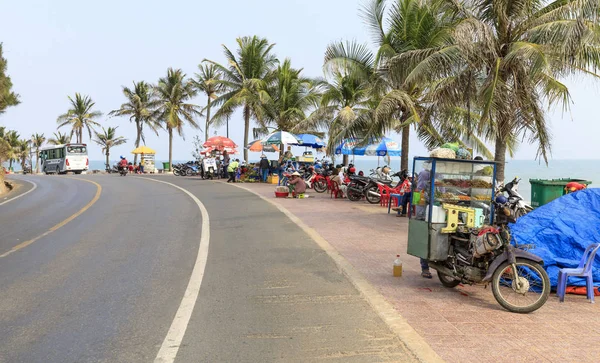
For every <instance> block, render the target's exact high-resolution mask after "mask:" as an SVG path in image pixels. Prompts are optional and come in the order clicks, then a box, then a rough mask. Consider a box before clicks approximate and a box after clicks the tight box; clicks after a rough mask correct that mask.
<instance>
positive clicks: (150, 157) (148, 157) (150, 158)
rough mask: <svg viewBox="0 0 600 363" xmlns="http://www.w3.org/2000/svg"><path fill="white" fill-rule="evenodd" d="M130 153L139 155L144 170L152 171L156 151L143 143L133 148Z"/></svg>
mask: <svg viewBox="0 0 600 363" xmlns="http://www.w3.org/2000/svg"><path fill="white" fill-rule="evenodd" d="M131 153H132V154H138V155H140V158H141V159H140V161H141V163H142V165H143V166H144V172H146V173H154V169H155V168H156V167H155V165H156V161H155V158H156V151H154V150H153V149H151V148H149V147H148V146H145V145H144V146H140V147H138V148H135V149H134V150H133V151H132V152H131Z"/></svg>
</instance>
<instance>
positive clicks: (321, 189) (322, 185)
mask: <svg viewBox="0 0 600 363" xmlns="http://www.w3.org/2000/svg"><path fill="white" fill-rule="evenodd" d="M313 188H314V189H315V192H317V193H325V192H326V191H327V182H326V181H325V180H322V179H321V180H317V181H316V182H315V183H314V184H313Z"/></svg>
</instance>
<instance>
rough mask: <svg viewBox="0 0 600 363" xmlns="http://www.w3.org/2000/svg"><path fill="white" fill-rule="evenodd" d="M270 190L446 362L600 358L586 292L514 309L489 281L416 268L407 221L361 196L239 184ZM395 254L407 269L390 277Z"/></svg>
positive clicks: (599, 329)
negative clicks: (426, 273)
mask: <svg viewBox="0 0 600 363" xmlns="http://www.w3.org/2000/svg"><path fill="white" fill-rule="evenodd" d="M244 187H246V188H249V189H251V190H252V191H254V192H256V193H258V194H260V195H262V196H265V197H267V198H272V199H273V200H274V201H276V202H277V203H279V204H280V205H281V206H283V207H285V208H286V209H288V210H289V211H291V212H292V213H293V214H294V215H296V216H297V217H298V218H300V219H301V220H302V221H303V222H304V223H306V224H307V225H308V226H309V227H311V228H313V229H314V230H316V231H317V232H318V233H319V234H320V235H321V236H322V237H323V238H325V239H326V240H327V241H328V242H329V243H330V244H331V245H332V246H333V247H335V248H336V249H337V250H338V251H339V252H340V253H341V254H342V255H343V256H344V257H345V258H346V259H347V260H348V261H349V262H350V263H351V264H352V265H353V266H354V267H355V268H356V269H357V270H358V271H359V272H360V273H362V274H363V275H364V276H365V277H366V278H367V280H368V281H369V282H370V283H371V284H372V285H373V286H374V287H375V288H376V289H377V290H378V291H379V292H380V293H381V294H382V295H383V296H384V297H385V298H386V299H387V300H388V301H389V302H390V303H391V304H392V305H393V306H394V307H395V309H396V310H397V311H398V313H399V314H401V315H402V317H404V318H405V319H406V320H407V321H408V323H409V324H410V325H411V326H412V327H413V328H414V329H415V330H416V331H417V332H418V333H419V334H420V335H421V336H422V337H423V338H424V339H425V340H426V341H427V343H428V344H429V345H430V346H431V347H432V348H433V349H434V350H435V351H436V352H437V353H438V354H439V355H440V356H441V357H442V358H443V359H444V360H446V361H448V362H508V361H510V362H597V361H598V360H600V314H599V312H600V308H599V306H598V305H596V304H590V303H589V302H587V301H586V299H585V297H584V296H574V295H568V296H567V297H566V299H565V300H566V301H565V303H563V304H560V303H559V302H558V298H557V297H556V295H555V294H551V295H550V298H549V299H548V302H547V303H546V304H545V305H544V306H543V307H542V308H541V309H540V310H538V311H536V312H534V313H531V314H527V315H519V314H514V313H509V312H507V311H505V310H504V309H502V308H501V307H500V305H498V304H497V303H496V301H495V299H494V297H493V296H492V292H491V290H490V289H489V288H487V289H485V288H483V287H482V286H462V285H460V286H459V287H457V288H454V289H447V288H444V287H443V286H442V285H441V284H440V282H439V281H438V280H437V278H436V277H435V272H434V278H433V279H431V280H428V279H424V278H422V277H421V276H420V266H419V261H418V259H417V258H415V257H412V256H409V255H407V254H406V243H407V235H408V233H407V232H408V221H407V219H406V218H396V216H395V215H394V214H392V215H388V214H387V208H383V207H380V206H378V205H375V206H373V205H370V204H368V203H366V202H356V203H354V202H350V201H348V200H345V199H330V197H329V195H327V194H318V193H314V192H311V193H310V198H308V199H275V198H274V189H275V187H274V186H272V185H265V184H244ZM396 254H400V256H401V259H402V261H403V268H404V274H403V276H402V277H400V278H395V277H392V262H393V260H394V259H395V256H396Z"/></svg>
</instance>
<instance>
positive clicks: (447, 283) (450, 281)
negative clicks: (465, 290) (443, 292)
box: [437, 271, 460, 288]
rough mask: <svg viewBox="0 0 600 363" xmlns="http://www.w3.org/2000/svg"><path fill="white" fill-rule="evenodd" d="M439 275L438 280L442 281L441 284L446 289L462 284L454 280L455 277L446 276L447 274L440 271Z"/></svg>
mask: <svg viewBox="0 0 600 363" xmlns="http://www.w3.org/2000/svg"><path fill="white" fill-rule="evenodd" d="M437 275H438V279H440V282H441V283H442V285H444V287H448V288H453V287H456V286H458V285H459V284H460V281H458V280H456V279H454V277H452V276H448V275H446V274H445V273H441V272H439V271H438V272H437Z"/></svg>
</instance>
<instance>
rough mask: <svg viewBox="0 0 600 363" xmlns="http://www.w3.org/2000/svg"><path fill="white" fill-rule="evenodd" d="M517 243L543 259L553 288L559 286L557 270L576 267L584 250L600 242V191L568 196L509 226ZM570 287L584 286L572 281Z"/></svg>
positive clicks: (598, 280) (599, 261) (599, 270)
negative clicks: (529, 248)
mask: <svg viewBox="0 0 600 363" xmlns="http://www.w3.org/2000/svg"><path fill="white" fill-rule="evenodd" d="M510 230H511V233H512V237H513V239H514V241H516V242H517V243H518V244H519V245H532V246H533V247H534V248H533V249H531V250H530V251H529V252H531V253H533V254H536V255H538V256H540V257H541V258H543V259H544V268H545V269H546V271H547V272H548V276H549V277H550V284H551V285H552V286H553V287H556V285H557V281H558V280H557V279H558V270H559V269H561V268H573V267H577V266H578V264H579V261H580V260H581V256H582V255H583V252H584V251H585V248H586V247H587V246H588V245H589V244H591V243H597V242H600V189H586V190H582V191H579V192H576V193H572V194H567V195H565V196H562V197H560V198H558V199H555V200H553V201H552V202H550V203H548V204H546V205H543V206H541V207H539V208H536V209H534V210H533V211H532V212H530V213H528V214H526V215H525V216H523V217H521V218H519V219H518V220H517V222H516V223H514V224H511V225H510ZM593 276H594V285H596V286H600V254H599V255H596V260H595V263H594V269H593ZM569 285H575V286H585V280H584V279H583V278H578V277H570V278H569Z"/></svg>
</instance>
